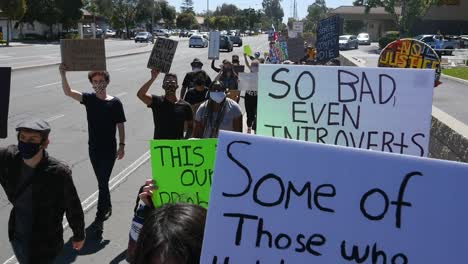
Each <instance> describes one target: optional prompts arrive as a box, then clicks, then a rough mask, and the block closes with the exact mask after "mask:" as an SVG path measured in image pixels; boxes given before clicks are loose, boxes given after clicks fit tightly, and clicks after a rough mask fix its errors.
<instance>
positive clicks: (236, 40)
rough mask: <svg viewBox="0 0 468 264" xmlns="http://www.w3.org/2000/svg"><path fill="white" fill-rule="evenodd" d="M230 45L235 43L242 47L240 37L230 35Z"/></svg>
mask: <svg viewBox="0 0 468 264" xmlns="http://www.w3.org/2000/svg"><path fill="white" fill-rule="evenodd" d="M230 38H231V40H232V45H237V46H238V47H242V38H241V37H240V36H231V37H230Z"/></svg>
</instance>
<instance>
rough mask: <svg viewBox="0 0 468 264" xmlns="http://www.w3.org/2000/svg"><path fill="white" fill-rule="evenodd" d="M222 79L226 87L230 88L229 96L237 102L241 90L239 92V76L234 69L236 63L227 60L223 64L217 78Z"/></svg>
mask: <svg viewBox="0 0 468 264" xmlns="http://www.w3.org/2000/svg"><path fill="white" fill-rule="evenodd" d="M215 80H218V81H221V82H222V83H223V84H224V87H226V89H228V90H229V93H228V95H227V96H228V97H229V98H230V99H232V100H234V101H236V102H237V103H239V100H240V92H239V77H238V76H237V73H236V72H235V71H234V65H233V64H232V63H231V62H230V61H228V60H225V61H224V64H223V70H222V71H220V72H219V74H218V76H216V79H215Z"/></svg>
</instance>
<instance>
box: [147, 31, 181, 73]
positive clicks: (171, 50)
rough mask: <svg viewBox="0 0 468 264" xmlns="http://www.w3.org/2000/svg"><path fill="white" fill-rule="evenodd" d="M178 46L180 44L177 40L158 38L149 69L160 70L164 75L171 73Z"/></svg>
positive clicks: (149, 61) (149, 62)
mask: <svg viewBox="0 0 468 264" xmlns="http://www.w3.org/2000/svg"><path fill="white" fill-rule="evenodd" d="M178 44H179V43H178V42H177V41H175V40H171V39H167V38H158V39H157V40H156V43H155V44H154V47H153V51H152V52H151V56H150V58H149V60H148V66H147V67H148V68H150V69H158V70H159V71H160V72H163V73H169V72H170V70H171V66H172V60H173V59H174V55H175V53H176V50H177V45H178Z"/></svg>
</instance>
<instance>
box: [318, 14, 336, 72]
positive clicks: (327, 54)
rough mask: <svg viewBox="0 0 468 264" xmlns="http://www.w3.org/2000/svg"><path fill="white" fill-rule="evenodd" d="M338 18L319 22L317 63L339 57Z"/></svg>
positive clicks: (333, 17)
mask: <svg viewBox="0 0 468 264" xmlns="http://www.w3.org/2000/svg"><path fill="white" fill-rule="evenodd" d="M339 37H340V17H339V16H332V17H329V18H325V19H322V20H320V22H319V24H318V28H317V43H316V48H317V56H316V57H317V61H318V62H322V63H324V62H327V61H329V60H331V59H333V58H337V57H339V56H340V45H339Z"/></svg>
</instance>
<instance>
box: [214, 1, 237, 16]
mask: <svg viewBox="0 0 468 264" xmlns="http://www.w3.org/2000/svg"><path fill="white" fill-rule="evenodd" d="M238 13H239V8H237V6H236V5H233V4H222V5H221V6H220V7H219V6H218V7H216V10H215V11H214V13H213V15H214V16H236V15H237V14H238Z"/></svg>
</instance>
